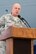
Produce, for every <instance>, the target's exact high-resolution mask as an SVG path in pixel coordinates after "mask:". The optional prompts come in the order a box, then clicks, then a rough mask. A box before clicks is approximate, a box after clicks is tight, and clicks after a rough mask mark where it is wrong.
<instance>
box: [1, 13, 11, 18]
mask: <svg viewBox="0 0 36 54" xmlns="http://www.w3.org/2000/svg"><path fill="white" fill-rule="evenodd" d="M10 16H11V14H4V15H2V16H1V17H0V18H7V17H10Z"/></svg>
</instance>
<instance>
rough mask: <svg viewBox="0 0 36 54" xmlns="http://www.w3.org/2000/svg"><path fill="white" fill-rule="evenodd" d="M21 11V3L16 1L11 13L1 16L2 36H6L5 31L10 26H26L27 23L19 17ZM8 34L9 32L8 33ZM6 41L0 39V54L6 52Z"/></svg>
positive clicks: (0, 31)
mask: <svg viewBox="0 0 36 54" xmlns="http://www.w3.org/2000/svg"><path fill="white" fill-rule="evenodd" d="M20 11H21V5H20V4H19V3H15V4H14V5H13V6H12V8H11V13H10V14H6V15H3V16H2V17H1V18H0V36H5V35H3V34H4V31H5V30H6V29H8V27H10V26H14V27H26V25H25V24H24V23H23V22H22V21H21V20H20V18H18V15H19V14H20ZM6 34H7V33H6ZM5 47H6V42H5V41H0V54H6V53H5V52H6V50H5Z"/></svg>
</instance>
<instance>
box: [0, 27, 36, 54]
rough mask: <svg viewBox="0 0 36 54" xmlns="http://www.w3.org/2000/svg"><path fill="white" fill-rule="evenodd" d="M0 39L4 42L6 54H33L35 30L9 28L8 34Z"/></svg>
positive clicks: (35, 37)
mask: <svg viewBox="0 0 36 54" xmlns="http://www.w3.org/2000/svg"><path fill="white" fill-rule="evenodd" d="M7 31H8V30H7ZM0 39H1V40H4V41H5V40H6V54H34V47H33V40H34V39H36V28H19V27H18V28H17V27H10V34H9V35H7V36H3V37H2V38H0Z"/></svg>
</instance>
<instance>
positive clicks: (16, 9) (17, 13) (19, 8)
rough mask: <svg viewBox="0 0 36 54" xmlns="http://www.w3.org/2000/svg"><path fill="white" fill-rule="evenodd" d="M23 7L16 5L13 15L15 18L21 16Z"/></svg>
mask: <svg viewBox="0 0 36 54" xmlns="http://www.w3.org/2000/svg"><path fill="white" fill-rule="evenodd" d="M20 10H21V6H20V4H17V3H16V4H14V5H13V8H12V15H13V16H18V15H19V14H20Z"/></svg>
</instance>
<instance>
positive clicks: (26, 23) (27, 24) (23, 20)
mask: <svg viewBox="0 0 36 54" xmlns="http://www.w3.org/2000/svg"><path fill="white" fill-rule="evenodd" d="M18 18H20V19H21V20H22V22H23V23H24V22H25V23H24V24H25V25H26V26H27V27H29V28H31V27H30V25H29V23H28V22H27V21H26V20H25V19H24V18H23V17H21V16H20V15H18Z"/></svg>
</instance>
